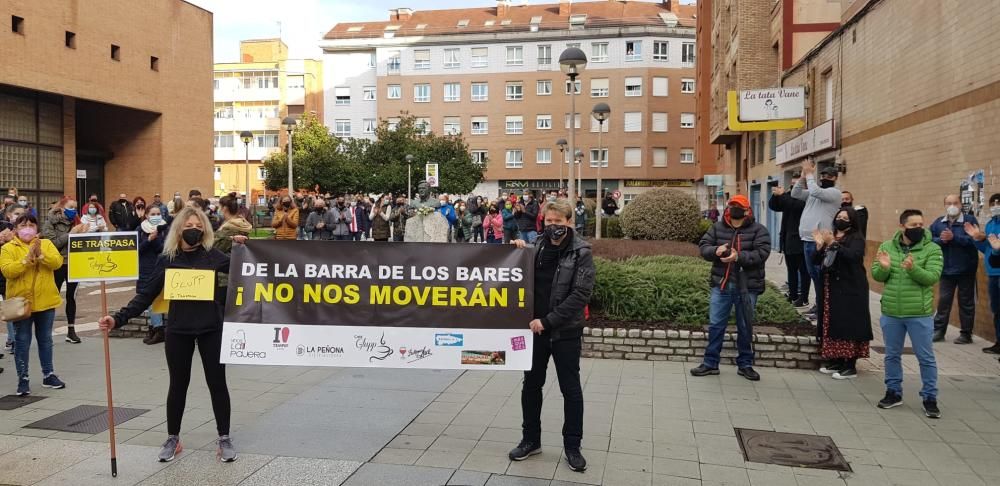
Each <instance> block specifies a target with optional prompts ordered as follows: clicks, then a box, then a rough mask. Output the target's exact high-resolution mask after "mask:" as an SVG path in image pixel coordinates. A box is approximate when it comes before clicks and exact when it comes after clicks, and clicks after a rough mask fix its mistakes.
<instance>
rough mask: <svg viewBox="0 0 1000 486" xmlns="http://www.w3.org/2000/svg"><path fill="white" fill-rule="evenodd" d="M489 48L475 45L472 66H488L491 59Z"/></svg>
mask: <svg viewBox="0 0 1000 486" xmlns="http://www.w3.org/2000/svg"><path fill="white" fill-rule="evenodd" d="M488 57H489V48H487V47H473V48H472V67H474V68H477V67H486V66H487V65H488V64H489V63H490V61H489V58H488Z"/></svg>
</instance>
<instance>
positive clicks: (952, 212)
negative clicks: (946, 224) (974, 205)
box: [945, 206, 962, 218]
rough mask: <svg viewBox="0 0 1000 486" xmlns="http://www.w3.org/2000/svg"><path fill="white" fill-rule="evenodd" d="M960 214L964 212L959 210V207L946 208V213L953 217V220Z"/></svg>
mask: <svg viewBox="0 0 1000 486" xmlns="http://www.w3.org/2000/svg"><path fill="white" fill-rule="evenodd" d="M960 212H962V211H961V209H959V207H958V206H948V207H947V208H945V213H946V214H947V215H948V216H951V217H953V218H954V217H955V216H958V213H960Z"/></svg>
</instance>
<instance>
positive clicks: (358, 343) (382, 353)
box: [354, 332, 393, 363]
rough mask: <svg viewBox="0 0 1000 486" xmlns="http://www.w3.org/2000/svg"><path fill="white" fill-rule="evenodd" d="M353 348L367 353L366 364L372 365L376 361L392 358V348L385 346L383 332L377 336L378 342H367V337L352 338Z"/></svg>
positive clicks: (356, 336)
mask: <svg viewBox="0 0 1000 486" xmlns="http://www.w3.org/2000/svg"><path fill="white" fill-rule="evenodd" d="M354 346H355V347H357V348H358V349H359V350H361V351H363V352H365V353H368V355H369V356H368V362H369V363H374V362H375V361H376V360H378V361H383V360H385V359H386V358H388V357H389V356H392V353H393V351H392V348H390V347H389V346H387V345H386V344H385V333H384V332H383V333H382V335H381V336H379V338H378V340H377V341H375V340H369V339H368V338H367V337H365V336H362V335H360V334H359V335H355V336H354Z"/></svg>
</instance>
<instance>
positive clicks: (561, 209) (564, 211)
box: [542, 199, 574, 221]
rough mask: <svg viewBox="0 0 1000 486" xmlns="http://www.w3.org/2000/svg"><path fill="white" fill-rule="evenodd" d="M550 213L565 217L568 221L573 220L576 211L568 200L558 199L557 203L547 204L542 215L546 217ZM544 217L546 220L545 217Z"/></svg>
mask: <svg viewBox="0 0 1000 486" xmlns="http://www.w3.org/2000/svg"><path fill="white" fill-rule="evenodd" d="M549 211H555V212H557V213H559V214H561V215H563V217H565V218H566V221H572V220H573V214H574V209H573V205H572V204H570V203H569V200H568V199H556V200H555V201H552V202H547V203H545V206H544V208H543V209H542V214H543V215H544V214H546V213H548V212H549ZM542 217H543V218H544V216H542Z"/></svg>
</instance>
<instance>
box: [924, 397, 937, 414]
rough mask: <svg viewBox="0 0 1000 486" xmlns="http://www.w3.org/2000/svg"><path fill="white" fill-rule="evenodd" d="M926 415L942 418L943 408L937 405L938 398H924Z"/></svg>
mask: <svg viewBox="0 0 1000 486" xmlns="http://www.w3.org/2000/svg"><path fill="white" fill-rule="evenodd" d="M924 415H926V416H927V418H933V419H936V418H941V409H939V408H938V406H937V400H935V399H933V398H931V399H928V400H924Z"/></svg>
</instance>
